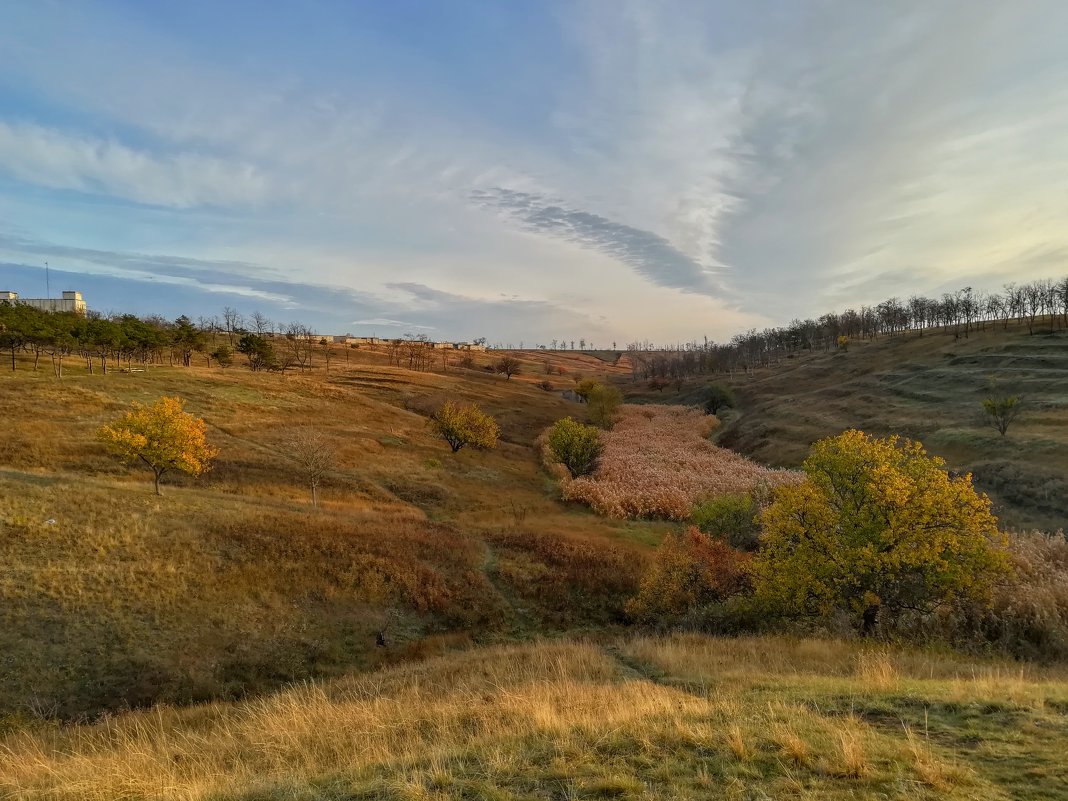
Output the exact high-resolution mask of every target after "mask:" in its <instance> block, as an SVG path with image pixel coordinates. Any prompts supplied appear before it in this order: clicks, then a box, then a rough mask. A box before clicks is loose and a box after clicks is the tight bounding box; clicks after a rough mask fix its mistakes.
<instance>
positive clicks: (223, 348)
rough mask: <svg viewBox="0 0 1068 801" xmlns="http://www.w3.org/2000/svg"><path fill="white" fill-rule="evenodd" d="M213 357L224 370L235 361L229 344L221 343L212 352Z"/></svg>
mask: <svg viewBox="0 0 1068 801" xmlns="http://www.w3.org/2000/svg"><path fill="white" fill-rule="evenodd" d="M211 358H213V359H214V360H215V363H216V364H217V365H219V367H221V368H223V369H224V370H225V369H226V368H227V367H229V366H230V365H231V364H233V363H234V353H233V351H232V350H230V347H229V346H228V345H220V346H219V347H217V348H216V349H215V350H213V351H212V352H211Z"/></svg>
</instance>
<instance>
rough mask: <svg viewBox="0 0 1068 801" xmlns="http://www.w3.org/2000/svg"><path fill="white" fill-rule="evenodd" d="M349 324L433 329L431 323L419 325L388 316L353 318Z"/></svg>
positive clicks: (405, 328) (421, 329) (422, 329)
mask: <svg viewBox="0 0 1068 801" xmlns="http://www.w3.org/2000/svg"><path fill="white" fill-rule="evenodd" d="M349 325H362V326H367V325H371V326H383V327H385V328H400V329H404V330H405V331H409V330H416V331H433V330H434V326H432V325H419V324H418V323H406V322H405V321H404V320H390V319H389V318H388V317H372V318H371V319H369V320H353V321H352V322H351V323H349Z"/></svg>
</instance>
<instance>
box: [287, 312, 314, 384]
mask: <svg viewBox="0 0 1068 801" xmlns="http://www.w3.org/2000/svg"><path fill="white" fill-rule="evenodd" d="M283 333H284V334H285V339H286V350H287V351H288V352H289V354H290V355H291V356H292V357H293V362H294V363H295V364H296V365H297V366H298V367H299V368H300V371H301V372H302V373H303V372H304V371H305V370H307V369H308V368H309V367H311V356H312V349H313V348H314V347H315V343H316V342H317V340H316V339H315V335H314V334H313V333H312V332H311V329H310V328H308V326H306V325H304V324H303V323H290V324H289V325H287V326H286V327H285V330H284V331H283Z"/></svg>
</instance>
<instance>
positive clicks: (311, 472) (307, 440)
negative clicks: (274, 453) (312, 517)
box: [287, 428, 334, 506]
mask: <svg viewBox="0 0 1068 801" xmlns="http://www.w3.org/2000/svg"><path fill="white" fill-rule="evenodd" d="M287 450H288V453H289V457H290V458H291V459H292V460H293V464H294V465H295V467H296V469H297V472H298V473H299V474H300V476H301V478H302V479H303V480H304V483H305V484H307V485H308V488H309V489H310V490H311V505H312V506H318V505H319V487H320V486H322V483H323V478H325V477H326V474H327V473H328V472H329V471H330V470H331V469H332V468H333V467H334V447H333V445H331V444H330V441H329V440H328V439H327V438H326V436H325V435H324V434H323V432H322V431H319V430H318V429H311V428H305V429H299V430H298V431H297V432H296V433H295V434H294V435H293V438H292V440H290V442H289V443H288V445H287Z"/></svg>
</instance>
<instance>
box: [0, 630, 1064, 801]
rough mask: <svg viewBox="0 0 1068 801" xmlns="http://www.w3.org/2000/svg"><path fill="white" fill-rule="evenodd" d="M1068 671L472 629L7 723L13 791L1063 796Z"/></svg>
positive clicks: (220, 795)
mask: <svg viewBox="0 0 1068 801" xmlns="http://www.w3.org/2000/svg"><path fill="white" fill-rule="evenodd" d="M1066 751H1068V674H1065V673H1064V672H1063V670H1061V671H1039V670H1037V669H1034V668H1021V667H1019V666H1018V665H1009V664H1003V663H996V662H983V661H973V660H966V659H964V658H961V657H956V656H952V655H946V654H935V653H923V652H908V651H902V650H894V651H887V650H872V649H864V648H862V647H861V646H859V645H858V644H856V643H852V644H850V643H842V642H835V641H814V640H793V639H785V638H742V639H736V640H717V639H711V638H703V637H676V638H673V639H669V640H644V639H638V640H628V641H621V642H617V643H608V644H607V645H605V646H596V645H593V644H581V643H558V644H544V643H543V644H536V645H527V646H509V647H497V648H489V649H479V650H473V651H470V652H466V653H460V654H451V655H448V656H444V657H440V658H437V659H432V660H430V661H427V662H423V663H421V664H415V665H408V666H405V667H401V668H392V669H389V670H385V671H381V672H378V673H375V674H372V675H366V676H362V677H354V678H349V679H345V680H340V681H336V682H332V683H327V684H324V685H316V686H300V687H295V688H292V689H289V690H286V691H284V692H282V693H279V694H277V695H273V696H269V697H264V698H259V699H255V700H250V701H245V702H238V703H231V704H214V705H211V706H198V707H191V708H186V709H182V710H174V709H162V708H161V709H157V710H154V711H152V712H146V713H131V714H127V715H124V716H121V717H119V718H115V719H111V720H108V721H107V722H106V723H101V724H97V725H95V726H82V727H66V728H63V729H59V730H54V729H38V730H33V729H28V730H25V731H23V732H21V733H19V734H13V735H9V736H8V737H6V738H5V739H3V740H0V794H3V793H5V792H6V793H7V794H8V795H7V796H6V797H11V798H13V799H27V801H28V799H35V798H49V799H57V801H58V800H61V799H86V800H87V801H104V800H105V799H107V800H108V801H110V800H111V799H119V798H126V799H134V798H137V799H140V798H149V797H151V798H160V799H186V800H188V801H194V800H197V801H199V800H202V799H203V800H207V799H211V800H212V801H254V800H255V801H270V800H271V799H277V800H278V801H280V800H281V799H289V800H292V801H297V800H298V799H309V800H310V799H318V800H319V801H329V800H333V801H341V799H363V798H366V799H371V798H377V799H412V800H413V801H414V800H416V799H474V798H478V799H499V801H504V800H505V799H587V798H590V799H593V798H601V799H603V798H618V799H665V800H666V799H705V798H726V799H759V798H799V799H847V798H886V799H936V798H937V799H976V798H982V799H1010V798H1011V799H1054V798H1064V797H1065V796H1066V795H1068V777H1066V776H1065V774H1064V773H1063V756H1064V754H1065V753H1066Z"/></svg>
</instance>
